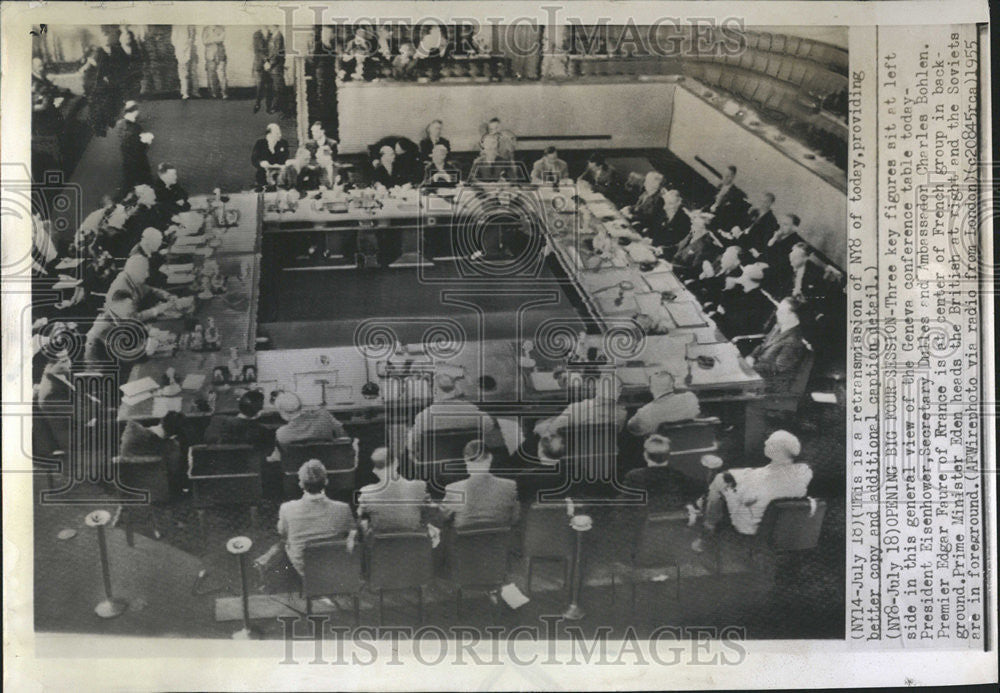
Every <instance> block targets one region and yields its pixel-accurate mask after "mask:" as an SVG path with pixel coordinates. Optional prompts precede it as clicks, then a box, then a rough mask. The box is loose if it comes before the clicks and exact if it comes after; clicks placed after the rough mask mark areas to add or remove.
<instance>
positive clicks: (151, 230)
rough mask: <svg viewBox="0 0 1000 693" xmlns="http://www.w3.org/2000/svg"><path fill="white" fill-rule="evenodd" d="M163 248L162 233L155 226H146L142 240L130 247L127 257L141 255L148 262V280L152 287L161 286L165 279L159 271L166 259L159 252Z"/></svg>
mask: <svg viewBox="0 0 1000 693" xmlns="http://www.w3.org/2000/svg"><path fill="white" fill-rule="evenodd" d="M162 247H163V232H162V231H160V230H159V229H158V228H156V227H155V226H147V227H146V228H145V230H144V231H143V232H142V238H140V239H139V242H138V243H136V244H135V245H134V246H132V250H131V251H129V255H130V256H131V255H141V256H143V257H144V258H146V259H147V260H149V275H150V276H149V280H148V281H150V282H151V283H153V284H154V285H157V286H159V285H162V284H163V283H164V282H165V280H166V277H165V275H164V274H163V272H162V271H161V270H160V268H161V267H163V263H164V262H165V261H166V258H165V257H164V256H163V253H162V252H161V248H162Z"/></svg>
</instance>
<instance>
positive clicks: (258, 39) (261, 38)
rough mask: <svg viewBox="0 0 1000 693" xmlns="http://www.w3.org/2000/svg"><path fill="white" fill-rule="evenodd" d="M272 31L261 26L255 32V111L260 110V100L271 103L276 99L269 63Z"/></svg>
mask: <svg viewBox="0 0 1000 693" xmlns="http://www.w3.org/2000/svg"><path fill="white" fill-rule="evenodd" d="M269 37H270V31H269V30H268V28H267V27H264V26H262V27H260V28H259V29H257V31H255V32H253V80H254V84H255V85H256V87H257V91H256V99H255V100H254V103H253V112H254V113H256V112H257V111H259V110H260V102H261V101H264V102H265V103H267V104H268V108H269V109H270V104H271V103H272V102H273V100H274V85H272V84H271V73H270V71H269V69H268V68H267V67H265V64H267V47H268V39H269Z"/></svg>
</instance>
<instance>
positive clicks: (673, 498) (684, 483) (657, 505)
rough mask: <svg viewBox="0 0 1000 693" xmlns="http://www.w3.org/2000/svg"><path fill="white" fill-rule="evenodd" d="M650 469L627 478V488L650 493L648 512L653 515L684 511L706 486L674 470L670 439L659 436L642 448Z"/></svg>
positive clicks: (654, 436) (648, 495) (653, 435)
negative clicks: (671, 459)
mask: <svg viewBox="0 0 1000 693" xmlns="http://www.w3.org/2000/svg"><path fill="white" fill-rule="evenodd" d="M642 459H643V460H644V461H645V463H646V466H645V467H640V468H638V469H633V470H631V471H629V472H628V473H627V474H626V475H625V487H626V488H629V489H636V490H639V491H645V492H646V510H647V511H649V512H651V513H656V512H666V511H670V510H680V509H682V508H683V507H684V506H685V505H686V504H687V503H690V502H691V501H693V500H695V499H696V498H697V497H698V496H699V495H700V494H701V493H702V492H703V491H704V488H705V486H704V484H699V483H697V482H695V481H694V480H693V479H689V478H688V477H687V476H685V475H684V474H682V473H680V472H679V471H677V470H676V469H673V468H672V467H671V466H670V439H669V438H667V437H666V436H661V435H658V434H656V433H654V434H652V435H651V436H649V437H647V438H646V440H644V441H643V444H642Z"/></svg>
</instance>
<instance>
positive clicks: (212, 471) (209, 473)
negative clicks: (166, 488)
mask: <svg viewBox="0 0 1000 693" xmlns="http://www.w3.org/2000/svg"><path fill="white" fill-rule="evenodd" d="M262 457H263V453H262V452H261V451H259V450H255V449H254V448H253V447H252V446H250V445H192V446H191V447H190V448H189V449H188V461H189V463H190V468H189V472H188V476H189V477H190V479H191V497H192V502H193V505H194V507H195V509H196V510H197V511H198V523H199V525H200V526H201V534H202V537H203V539H204V541H205V543H206V544H207V543H208V533H207V529H206V526H205V511H206V510H209V509H211V508H219V507H229V508H247V509H248V510H249V511H250V522H251V524H252V526H254V527H256V526H257V507H258V506H259V505H260V502H261V498H262V496H263V485H262V483H261V476H260V472H261V460H262Z"/></svg>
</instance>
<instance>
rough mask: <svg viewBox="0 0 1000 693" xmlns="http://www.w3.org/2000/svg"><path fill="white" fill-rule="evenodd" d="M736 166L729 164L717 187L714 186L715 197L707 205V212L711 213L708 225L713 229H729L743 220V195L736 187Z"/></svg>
mask: <svg viewBox="0 0 1000 693" xmlns="http://www.w3.org/2000/svg"><path fill="white" fill-rule="evenodd" d="M735 181H736V167H735V166H729V167H727V168H726V173H725V174H724V175H723V176H722V181H721V182H720V183H719V187H718V188H716V191H715V197H714V198H713V199H712V204H711V205H709V207H708V212H710V213H711V214H712V221H711V224H710V226H711V227H712V228H713V229H730V228H732V227H733V226H734V225H738V224H740V223H741V222H742V221H743V214H744V205H745V202H744V197H743V193H742V192H741V191H740V189H739V188H737V187H736V182H735Z"/></svg>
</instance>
